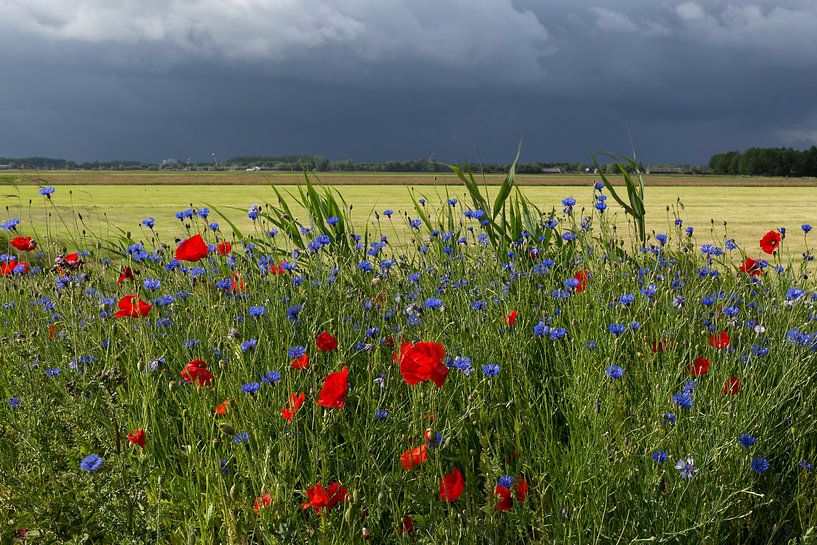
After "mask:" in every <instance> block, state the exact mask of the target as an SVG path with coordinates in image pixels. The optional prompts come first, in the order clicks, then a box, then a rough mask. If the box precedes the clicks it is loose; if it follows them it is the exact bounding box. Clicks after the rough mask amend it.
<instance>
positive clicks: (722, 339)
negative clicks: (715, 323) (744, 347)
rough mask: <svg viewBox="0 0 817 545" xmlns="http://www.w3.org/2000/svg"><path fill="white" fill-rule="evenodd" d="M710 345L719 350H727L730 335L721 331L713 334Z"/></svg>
mask: <svg viewBox="0 0 817 545" xmlns="http://www.w3.org/2000/svg"><path fill="white" fill-rule="evenodd" d="M709 344H710V345H711V346H714V347H715V348H717V349H718V350H720V349H721V348H726V347H727V346H729V333H727V332H726V331H721V332H720V333H713V334H712V336H711V337H709Z"/></svg>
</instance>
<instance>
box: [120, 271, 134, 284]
mask: <svg viewBox="0 0 817 545" xmlns="http://www.w3.org/2000/svg"><path fill="white" fill-rule="evenodd" d="M133 279H134V278H133V271H132V270H131V268H130V267H125V268H124V269H122V274H120V275H119V279H118V280H117V281H116V283H117V284H121V283H122V282H124V281H125V280H133Z"/></svg>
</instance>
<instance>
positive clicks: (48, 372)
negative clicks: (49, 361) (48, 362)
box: [45, 367, 60, 377]
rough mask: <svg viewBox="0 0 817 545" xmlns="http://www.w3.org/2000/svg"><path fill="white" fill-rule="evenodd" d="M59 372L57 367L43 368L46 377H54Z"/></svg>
mask: <svg viewBox="0 0 817 545" xmlns="http://www.w3.org/2000/svg"><path fill="white" fill-rule="evenodd" d="M59 374H60V368H59V367H49V368H48V369H46V370H45V376H47V377H56V376H57V375H59Z"/></svg>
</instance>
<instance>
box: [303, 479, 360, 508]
mask: <svg viewBox="0 0 817 545" xmlns="http://www.w3.org/2000/svg"><path fill="white" fill-rule="evenodd" d="M347 495H348V492H347V490H346V487H345V486H340V483H337V482H335V483H332V484H331V485H329V488H324V487H323V485H322V484H321V483H318V484H316V485H315V486H313V487H312V488H307V490H306V497H307V498H308V499H309V501H308V502H304V503H302V504H301V507H302V508H304V509H309V508H310V507H311V508H312V509H314V510H315V513H317V514H319V515H320V514H322V513H321V509H322V508H324V507H325V508H326V511H328V510H330V509H332V508H333V507H335V506H336V505H337V504H338V503H340V502H342V501H345V500H346V496H347Z"/></svg>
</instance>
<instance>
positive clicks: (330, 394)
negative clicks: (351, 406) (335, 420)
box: [316, 365, 349, 409]
mask: <svg viewBox="0 0 817 545" xmlns="http://www.w3.org/2000/svg"><path fill="white" fill-rule="evenodd" d="M348 391H349V367H347V366H346V365H344V366H343V369H341V370H340V371H337V372H334V373H329V375H328V376H327V377H326V379H325V380H324V381H323V388H321V393H320V394H318V402H317V403H316V405H317V406H318V407H329V408H332V409H342V408H343V406H344V405H345V404H346V392H348Z"/></svg>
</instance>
